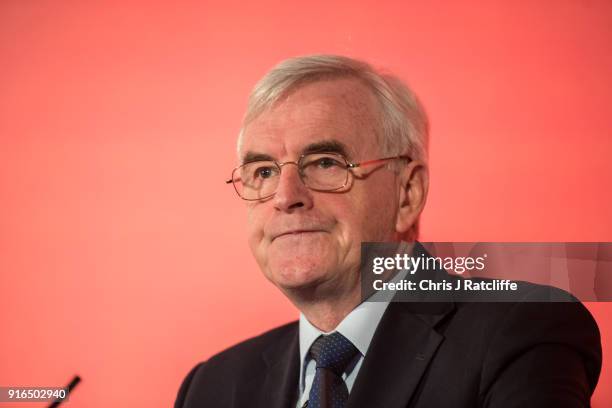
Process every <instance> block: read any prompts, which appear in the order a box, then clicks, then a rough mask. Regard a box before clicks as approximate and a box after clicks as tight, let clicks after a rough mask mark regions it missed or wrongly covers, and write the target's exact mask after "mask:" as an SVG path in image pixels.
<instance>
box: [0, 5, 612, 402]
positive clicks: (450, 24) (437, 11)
mask: <svg viewBox="0 0 612 408" xmlns="http://www.w3.org/2000/svg"><path fill="white" fill-rule="evenodd" d="M290 3H291V4H290ZM383 3H385V2H381V1H379V0H377V1H373V0H368V1H360V2H355V1H346V2H334V3H333V5H332V4H329V3H328V2H320V4H316V3H313V2H310V3H308V6H302V7H298V6H296V5H295V4H297V3H295V2H282V1H261V2H257V3H255V2H234V1H228V0H225V1H219V2H211V1H193V2H170V1H168V2H152V1H143V2H141V3H137V2H126V1H116V2H110V1H105V2H93V1H76V0H75V1H70V0H66V1H57V0H55V1H50V0H49V1H42V0H39V1H21V0H4V1H2V2H1V3H0V142H1V144H0V146H1V148H0V209H1V212H0V274H1V275H0V278H1V282H0V313H1V314H0V323H1V328H0V330H1V333H2V334H1V336H0V361H1V362H2V363H1V366H0V385H47V386H50V385H63V384H65V383H67V382H68V381H69V379H70V378H71V377H72V375H73V374H76V373H78V374H79V375H81V376H82V377H83V382H82V383H81V384H80V385H79V387H78V388H77V390H76V392H75V394H74V395H73V396H72V397H71V401H70V403H69V404H68V405H69V406H75V407H102V406H117V407H118V406H125V407H127V406H148V407H167V406H170V405H171V404H172V402H173V400H174V396H175V393H176V390H177V388H178V386H179V383H180V381H181V380H182V378H183V376H184V375H185V374H186V373H187V371H188V370H189V369H190V368H191V367H192V366H193V365H194V364H195V363H196V362H197V361H199V360H202V359H205V358H207V357H209V356H210V355H212V354H213V353H215V352H218V351H219V350H221V349H223V348H225V347H227V346H229V345H230V344H232V343H235V342H238V341H240V340H242V339H244V338H246V337H250V336H252V335H255V334H258V333H260V332H262V331H264V330H266V329H269V328H271V327H273V326H275V325H278V324H281V323H283V322H286V321H289V320H291V319H294V318H295V317H296V316H297V312H296V311H295V310H294V309H293V307H292V306H291V305H290V304H289V302H288V301H287V300H285V299H284V298H283V296H282V295H281V294H280V293H279V292H278V291H277V290H276V289H275V288H273V287H272V286H271V285H270V284H269V283H267V281H265V279H264V278H263V277H262V276H261V274H260V272H259V271H258V269H257V267H256V265H255V263H254V261H253V259H252V258H251V256H250V253H249V251H248V248H247V244H246V235H245V221H246V217H245V211H244V208H243V204H242V203H241V202H240V200H238V199H237V197H235V196H234V192H233V191H232V189H231V187H229V186H226V185H225V184H224V183H223V181H224V180H225V179H226V178H227V177H228V176H229V174H230V170H231V169H232V167H233V166H234V164H235V137H236V134H237V131H238V129H239V124H240V119H241V116H242V114H243V111H244V108H245V105H246V97H247V95H248V93H249V90H250V88H251V87H252V85H253V84H254V83H255V81H256V80H257V79H258V78H259V77H261V76H262V75H263V74H264V72H265V71H266V70H267V69H269V68H270V67H271V66H272V65H274V64H275V63H277V62H278V61H280V60H282V59H284V58H287V57H289V56H294V55H301V54H308V53H320V52H325V53H342V54H347V55H351V56H356V57H361V58H364V59H366V60H368V61H370V62H372V63H373V64H375V65H376V66H379V67H382V68H385V69H388V70H390V71H392V72H395V73H396V74H398V75H399V76H400V77H402V78H404V79H406V80H407V81H408V82H409V83H410V84H411V85H412V86H413V88H414V89H415V90H416V92H417V93H418V94H419V95H420V96H421V98H422V100H423V102H424V104H425V106H426V107H427V110H428V112H429V114H430V117H431V122H432V141H431V152H430V157H431V173H432V178H431V192H430V196H429V201H428V205H427V208H426V210H425V213H424V215H423V228H422V232H423V234H422V239H423V240H426V241H444V240H453V241H470V240H473V241H612V211H611V210H610V202H611V199H612V189H611V188H610V186H611V176H610V175H611V174H612V161H611V159H610V156H611V153H612V142H611V139H610V134H611V132H612V121H611V120H610V118H611V117H612V93H611V92H610V90H611V89H612V76H611V75H610V73H611V72H612V52H611V48H610V40H611V39H612V3H611V2H610V1H608V0H601V1H595V0H593V1H587V0H582V1H579V0H550V1H528V2H527V1H519V2H516V1H505V2H502V1H452V2H451V1H427V2H422V1H402V2H397V3H393V2H389V3H386V4H383ZM300 4H301V3H300ZM588 306H589V308H590V309H591V311H592V313H593V314H594V315H595V317H596V319H597V321H598V322H599V325H600V327H601V331H602V338H603V344H604V353H605V354H604V358H605V363H604V369H603V373H602V376H601V379H600V383H599V387H598V389H597V392H596V394H595V397H594V399H593V403H594V406H595V407H605V406H611V404H612V390H611V389H610V385H611V384H612V368H611V367H612V358H611V357H610V356H609V355H608V354H609V351H610V350H612V318H611V317H610V315H611V312H612V304H611V303H607V304H605V303H603V304H590V305H588ZM448 381H449V382H452V381H453V379H452V378H449V379H448ZM1 405H2V404H0V406H1ZM23 406H24V407H26V406H27V404H24V405H23ZM34 406H40V405H39V404H38V405H34Z"/></svg>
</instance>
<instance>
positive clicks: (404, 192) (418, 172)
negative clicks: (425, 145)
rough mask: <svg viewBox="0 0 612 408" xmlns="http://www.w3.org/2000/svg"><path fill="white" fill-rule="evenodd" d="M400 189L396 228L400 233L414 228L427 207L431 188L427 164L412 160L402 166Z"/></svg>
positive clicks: (403, 233) (402, 233)
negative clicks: (426, 203) (428, 192)
mask: <svg viewBox="0 0 612 408" xmlns="http://www.w3.org/2000/svg"><path fill="white" fill-rule="evenodd" d="M399 182H400V186H399V187H400V190H399V195H398V200H399V203H398V211H397V220H396V223H395V230H396V232H398V233H399V234H400V235H405V233H406V232H408V231H410V230H411V229H414V228H415V227H416V223H417V221H418V219H419V216H420V215H421V211H423V208H424V207H425V200H426V199H427V191H428V189H429V173H428V171H427V166H426V165H425V164H424V163H422V162H420V161H416V160H415V161H411V162H410V163H408V165H406V166H404V167H402V169H401V170H400V174H399Z"/></svg>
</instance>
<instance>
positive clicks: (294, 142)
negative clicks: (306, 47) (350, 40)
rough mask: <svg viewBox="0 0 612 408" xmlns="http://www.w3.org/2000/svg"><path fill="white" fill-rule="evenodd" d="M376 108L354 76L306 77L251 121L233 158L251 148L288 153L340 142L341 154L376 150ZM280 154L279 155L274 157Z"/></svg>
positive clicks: (353, 155) (241, 156)
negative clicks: (312, 80)
mask: <svg viewBox="0 0 612 408" xmlns="http://www.w3.org/2000/svg"><path fill="white" fill-rule="evenodd" d="M379 129H381V126H380V109H379V105H378V101H377V99H376V98H375V96H374V94H373V93H372V91H371V90H370V89H369V88H368V87H367V86H365V85H364V84H363V83H362V82H361V81H359V80H357V79H354V78H341V79H332V80H324V81H317V82H311V83H307V84H304V85H301V86H299V87H297V88H296V89H294V90H292V91H291V92H290V93H288V94H287V95H284V96H283V97H282V98H280V99H279V100H278V101H276V102H275V103H274V104H272V105H271V106H270V107H268V108H267V109H266V110H264V111H263V112H262V113H260V114H259V115H258V116H256V117H255V118H253V119H252V120H251V122H249V123H247V124H245V126H244V128H243V131H242V132H241V136H240V137H241V140H239V149H238V154H239V159H240V160H241V161H243V160H244V158H245V156H246V155H252V154H253V153H265V154H271V153H275V154H277V155H279V156H282V155H294V154H297V153H300V152H303V151H305V150H308V149H309V146H312V145H313V144H322V145H324V144H330V145H332V144H337V145H341V146H344V149H345V150H346V155H347V156H350V157H347V158H351V159H357V158H363V157H360V156H363V155H367V154H368V153H370V154H374V153H375V152H376V151H379V148H378V141H379V137H378V134H379ZM278 158H279V159H280V157H278Z"/></svg>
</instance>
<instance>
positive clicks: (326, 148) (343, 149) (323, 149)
mask: <svg viewBox="0 0 612 408" xmlns="http://www.w3.org/2000/svg"><path fill="white" fill-rule="evenodd" d="M312 153H338V154H340V155H342V156H344V157H347V158H348V148H347V146H346V145H345V144H344V143H342V142H340V141H338V140H335V139H329V140H323V141H320V142H315V143H311V144H309V145H307V146H306V147H305V148H304V149H302V153H301V154H312ZM256 161H275V159H274V157H272V156H270V155H269V154H266V153H260V152H253V151H248V152H246V153H245V155H244V157H243V158H242V164H246V163H252V162H256Z"/></svg>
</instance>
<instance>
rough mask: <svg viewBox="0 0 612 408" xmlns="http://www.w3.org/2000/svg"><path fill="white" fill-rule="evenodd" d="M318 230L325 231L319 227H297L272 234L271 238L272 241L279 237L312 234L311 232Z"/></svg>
mask: <svg viewBox="0 0 612 408" xmlns="http://www.w3.org/2000/svg"><path fill="white" fill-rule="evenodd" d="M318 232H325V231H324V230H320V229H298V230H292V231H287V232H283V233H280V234H278V235H276V236H274V237H273V238H272V241H274V240H276V239H277V238H281V237H290V236H300V235H307V234H313V233H318Z"/></svg>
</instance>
